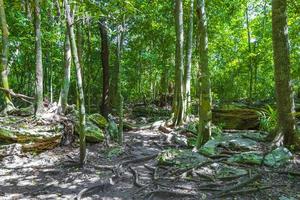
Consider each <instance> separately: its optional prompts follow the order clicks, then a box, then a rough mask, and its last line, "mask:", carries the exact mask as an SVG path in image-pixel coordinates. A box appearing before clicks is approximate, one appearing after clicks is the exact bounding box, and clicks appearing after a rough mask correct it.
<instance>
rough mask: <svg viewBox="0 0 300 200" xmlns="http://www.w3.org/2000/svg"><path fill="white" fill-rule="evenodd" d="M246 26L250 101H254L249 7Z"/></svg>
mask: <svg viewBox="0 0 300 200" xmlns="http://www.w3.org/2000/svg"><path fill="white" fill-rule="evenodd" d="M246 24H247V36H248V38H247V39H248V54H249V64H248V65H249V74H250V77H249V100H250V101H252V96H253V60H252V55H251V54H252V48H251V29H250V23H249V6H248V5H247V8H246Z"/></svg>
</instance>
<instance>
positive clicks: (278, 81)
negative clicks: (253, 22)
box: [272, 0, 296, 147]
mask: <svg viewBox="0 0 300 200" xmlns="http://www.w3.org/2000/svg"><path fill="white" fill-rule="evenodd" d="M272 36H273V37H272V38H273V58H274V67H275V70H274V72H275V75H274V76H275V88H276V100H277V112H278V126H279V127H278V128H279V131H280V134H283V136H284V141H283V142H284V145H285V146H287V147H290V145H293V144H295V143H296V122H295V117H294V115H293V113H294V112H295V109H294V107H295V106H294V98H293V92H292V87H291V79H290V71H291V69H290V68H291V67H290V57H289V42H288V25H287V1H286V0H273V1H272Z"/></svg>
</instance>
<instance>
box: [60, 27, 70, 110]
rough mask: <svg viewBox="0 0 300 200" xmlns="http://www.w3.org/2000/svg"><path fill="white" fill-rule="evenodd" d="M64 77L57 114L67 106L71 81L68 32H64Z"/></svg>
mask: <svg viewBox="0 0 300 200" xmlns="http://www.w3.org/2000/svg"><path fill="white" fill-rule="evenodd" d="M64 50H65V55H64V56H65V75H64V82H63V87H62V89H61V92H60V97H59V112H61V113H64V112H65V110H66V107H67V104H68V94H69V88H70V79H71V65H72V54H71V45H70V37H69V33H68V30H66V34H65V48H64Z"/></svg>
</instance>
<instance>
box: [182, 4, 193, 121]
mask: <svg viewBox="0 0 300 200" xmlns="http://www.w3.org/2000/svg"><path fill="white" fill-rule="evenodd" d="M193 28H194V0H190V16H189V27H188V34H187V53H186V66H185V71H184V79H183V80H184V108H185V111H184V113H185V115H187V114H188V113H189V109H190V102H191V69H192V52H193ZM184 118H186V116H184Z"/></svg>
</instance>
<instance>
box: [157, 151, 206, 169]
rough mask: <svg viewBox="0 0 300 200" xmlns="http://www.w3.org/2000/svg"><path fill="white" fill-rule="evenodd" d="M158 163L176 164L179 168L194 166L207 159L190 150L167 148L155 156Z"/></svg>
mask: <svg viewBox="0 0 300 200" xmlns="http://www.w3.org/2000/svg"><path fill="white" fill-rule="evenodd" d="M157 159H158V163H159V165H169V166H176V167H179V168H187V167H194V166H197V165H199V164H200V163H202V162H205V161H207V160H208V158H207V157H205V156H202V155H200V154H199V153H196V152H193V151H191V150H179V149H168V150H165V151H163V152H161V153H160V155H159V156H158V157H157Z"/></svg>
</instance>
